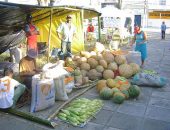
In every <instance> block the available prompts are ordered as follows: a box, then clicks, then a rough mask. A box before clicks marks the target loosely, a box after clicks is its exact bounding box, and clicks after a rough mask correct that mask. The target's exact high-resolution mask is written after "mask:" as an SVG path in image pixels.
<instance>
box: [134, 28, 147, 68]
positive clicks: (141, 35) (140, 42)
mask: <svg viewBox="0 0 170 130" xmlns="http://www.w3.org/2000/svg"><path fill="white" fill-rule="evenodd" d="M136 30H137V32H136V34H135V36H134V42H133V43H136V47H135V51H139V52H140V53H141V66H140V67H141V68H143V67H144V62H145V59H146V58H147V46H146V44H147V34H146V32H144V31H142V30H141V28H140V26H136ZM133 43H132V44H133Z"/></svg>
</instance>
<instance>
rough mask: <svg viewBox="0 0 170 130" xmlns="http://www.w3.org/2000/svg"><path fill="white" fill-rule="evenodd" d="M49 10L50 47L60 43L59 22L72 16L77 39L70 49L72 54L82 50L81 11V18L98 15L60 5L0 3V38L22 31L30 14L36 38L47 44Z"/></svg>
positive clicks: (74, 7)
mask: <svg viewBox="0 0 170 130" xmlns="http://www.w3.org/2000/svg"><path fill="white" fill-rule="evenodd" d="M51 8H53V21H52V40H51V45H52V47H59V46H60V41H59V39H58V38H57V36H56V28H57V27H58V26H59V24H60V23H61V22H63V21H65V17H66V15H68V14H71V15H72V16H73V24H74V25H75V26H76V28H77V34H78V38H77V39H75V40H73V42H74V43H73V46H72V48H73V51H74V52H78V51H80V50H82V49H83V48H84V47H83V46H84V38H83V37H84V34H83V27H82V26H83V25H82V16H81V11H82V10H83V11H84V13H83V14H84V16H83V18H92V17H97V16H99V15H100V13H99V12H98V11H97V10H95V9H92V8H86V7H77V6H61V5H60V6H54V7H44V6H43V7H41V6H32V5H22V4H14V3H5V2H0V17H1V19H0V36H4V35H7V34H10V33H13V31H14V30H21V29H23V28H24V25H25V18H26V15H27V14H29V13H31V14H32V16H33V23H34V24H35V25H36V26H37V27H38V28H39V31H40V36H39V38H38V39H39V41H40V42H48V35H49V34H48V33H49V26H50V24H49V23H50V11H51ZM0 44H1V43H0ZM7 49H8V48H7Z"/></svg>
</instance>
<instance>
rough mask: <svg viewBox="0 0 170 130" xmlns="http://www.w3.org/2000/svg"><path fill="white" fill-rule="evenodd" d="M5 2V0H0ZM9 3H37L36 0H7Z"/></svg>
mask: <svg viewBox="0 0 170 130" xmlns="http://www.w3.org/2000/svg"><path fill="white" fill-rule="evenodd" d="M0 1H4V2H6V0H0ZM8 2H9V3H18V4H28V5H38V2H37V0H8Z"/></svg>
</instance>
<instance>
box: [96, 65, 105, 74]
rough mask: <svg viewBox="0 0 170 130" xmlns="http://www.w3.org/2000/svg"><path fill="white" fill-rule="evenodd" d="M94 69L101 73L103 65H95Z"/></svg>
mask: <svg viewBox="0 0 170 130" xmlns="http://www.w3.org/2000/svg"><path fill="white" fill-rule="evenodd" d="M96 70H97V72H99V73H102V72H103V71H104V68H103V66H101V65H98V66H97V67H96Z"/></svg>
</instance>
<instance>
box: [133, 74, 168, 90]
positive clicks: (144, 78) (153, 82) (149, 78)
mask: <svg viewBox="0 0 170 130" xmlns="http://www.w3.org/2000/svg"><path fill="white" fill-rule="evenodd" d="M131 83H132V84H135V85H142V86H143V85H147V86H153V87H163V86H165V85H166V84H167V79H166V78H165V77H162V76H159V75H157V74H154V73H145V72H141V73H137V74H136V75H135V76H134V77H133V79H132V80H131Z"/></svg>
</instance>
